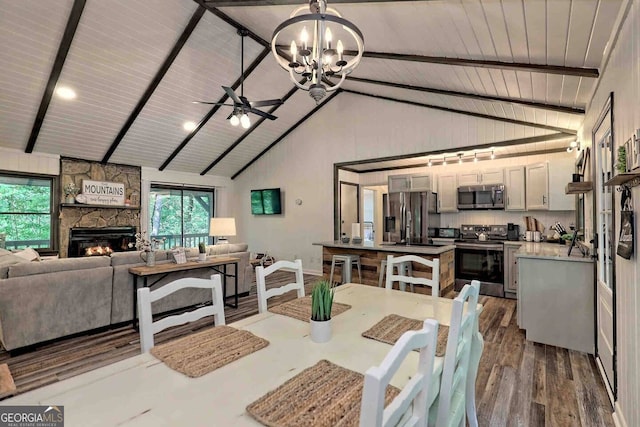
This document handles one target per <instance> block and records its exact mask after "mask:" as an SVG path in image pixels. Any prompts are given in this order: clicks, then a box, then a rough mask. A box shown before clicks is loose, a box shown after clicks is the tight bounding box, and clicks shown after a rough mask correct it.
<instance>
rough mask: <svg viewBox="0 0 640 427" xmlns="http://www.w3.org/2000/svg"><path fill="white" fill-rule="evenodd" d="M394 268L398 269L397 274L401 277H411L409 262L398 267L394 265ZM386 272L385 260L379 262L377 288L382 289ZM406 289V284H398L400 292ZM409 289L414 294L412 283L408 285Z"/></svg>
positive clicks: (411, 269)
mask: <svg viewBox="0 0 640 427" xmlns="http://www.w3.org/2000/svg"><path fill="white" fill-rule="evenodd" d="M396 268H398V274H399V275H401V276H413V264H412V263H410V262H403V263H402V264H400V265H396ZM386 270H387V260H386V259H383V260H382V261H380V276H379V277H378V287H379V288H381V287H382V283H383V281H384V278H385V272H386ZM406 287H407V284H406V283H400V290H401V291H404V290H406ZM409 287H410V289H411V292H414V289H413V283H409Z"/></svg>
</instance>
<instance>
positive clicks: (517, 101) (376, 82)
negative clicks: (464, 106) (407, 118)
mask: <svg viewBox="0 0 640 427" xmlns="http://www.w3.org/2000/svg"><path fill="white" fill-rule="evenodd" d="M347 81H353V82H361V83H369V84H373V85H378V86H389V87H393V88H398V89H408V90H414V91H418V92H426V93H434V94H437V95H446V96H456V97H460V98H470V99H477V100H480V101H498V102H507V103H510V104H517V105H524V106H526V107H531V108H540V109H544V110H549V111H557V112H559V113H568V114H584V112H585V111H584V108H576V107H569V106H566V105H558V104H547V103H543V102H536V101H528V100H524V99H517V98H507V97H501V96H491V95H478V94H476V93H469V92H457V91H452V90H444V89H436V88H430V87H424V86H413V85H407V84H402V83H392V82H384V81H380V80H373V79H365V78H360V77H354V76H351V75H350V76H347Z"/></svg>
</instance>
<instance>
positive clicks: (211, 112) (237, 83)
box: [159, 47, 271, 171]
mask: <svg viewBox="0 0 640 427" xmlns="http://www.w3.org/2000/svg"><path fill="white" fill-rule="evenodd" d="M270 52H271V49H269V48H268V47H265V48H264V49H262V51H261V52H260V54H259V55H258V56H257V57H256V59H254V60H253V62H251V64H250V65H249V66H248V67H247V69H246V70H245V71H244V73H242V75H241V76H240V77H238V79H237V80H236V81H235V82H233V84H232V85H231V89H233V90H234V91H235V90H236V89H237V88H238V87H239V86H240V83H241V82H242V81H243V80H245V79H246V78H247V77H249V75H250V74H251V73H252V72H253V71H254V70H255V69H256V68H258V65H260V63H261V62H262V60H263V59H264V58H265V57H266V56H267V55H268V54H269V53H270ZM227 99H229V95H227V94H226V93H225V94H224V95H222V97H220V99H218V101H216V103H217V104H224V103H225V102H226V101H227ZM220 107H221V105H214V106H213V108H211V110H209V112H208V113H207V114H206V115H205V116H204V117H203V118H202V120H200V122H198V124H197V125H196V127H195V128H194V129H193V130H192V131H191V132H189V135H187V136H186V137H185V138H184V139H183V140H182V142H181V143H180V145H178V147H176V149H175V150H173V153H171V155H169V157H167V160H165V161H164V163H162V165H161V166H160V168H159V170H160V171H163V170H165V169H166V168H167V166H169V164H170V163H171V162H172V161H173V159H175V158H176V156H177V155H178V154H179V153H180V151H182V150H183V149H184V147H186V146H187V144H188V143H189V141H191V140H192V139H193V137H194V136H196V135H197V133H198V132H200V129H202V128H203V127H204V125H206V124H207V122H208V121H209V119H211V117H213V115H214V114H215V113H216V112H217V111H218V110H219V109H220Z"/></svg>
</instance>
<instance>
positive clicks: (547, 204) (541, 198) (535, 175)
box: [507, 157, 576, 211]
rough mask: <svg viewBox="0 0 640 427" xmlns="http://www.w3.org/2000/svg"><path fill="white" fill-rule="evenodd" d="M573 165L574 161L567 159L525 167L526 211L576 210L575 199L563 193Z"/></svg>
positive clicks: (569, 179)
mask: <svg viewBox="0 0 640 427" xmlns="http://www.w3.org/2000/svg"><path fill="white" fill-rule="evenodd" d="M573 163H574V159H573V158H571V157H568V158H561V159H555V160H553V161H552V162H544V163H535V164H532V165H528V166H527V167H526V171H527V178H526V188H527V191H526V194H527V209H528V210H531V211H535V210H538V211H541V210H544V211H548V210H552V211H572V210H574V209H575V208H576V207H575V198H574V197H573V196H571V195H567V194H565V191H564V187H565V185H566V183H567V182H569V181H571V174H572V173H573V167H574V165H573ZM507 194H508V193H507Z"/></svg>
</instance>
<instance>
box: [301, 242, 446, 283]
mask: <svg viewBox="0 0 640 427" xmlns="http://www.w3.org/2000/svg"><path fill="white" fill-rule="evenodd" d="M314 245H317V246H322V273H323V276H324V277H325V278H327V279H328V278H329V274H330V272H331V258H332V257H333V255H359V256H360V263H361V265H362V283H363V284H365V285H371V286H378V280H379V278H380V263H381V261H382V260H385V259H387V255H393V256H402V255H417V256H420V257H423V258H427V259H439V260H440V295H443V294H444V293H446V292H448V291H449V290H450V289H453V284H454V281H455V277H454V276H455V264H454V263H455V245H409V246H407V245H403V244H397V245H394V244H375V243H372V242H364V243H362V244H352V243H342V242H340V241H331V242H320V243H314ZM413 273H414V276H416V277H426V278H431V269H429V268H425V267H422V266H418V265H417V264H414V265H413ZM341 274H342V271H341V269H340V268H339V267H336V269H335V271H334V278H333V280H335V281H340V277H341ZM352 277H353V280H354V281H355V280H356V279H357V277H358V274H357V273H355V275H352ZM383 283H384V280H383ZM416 292H421V293H429V292H430V289H425V288H423V287H421V286H417V287H416Z"/></svg>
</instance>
